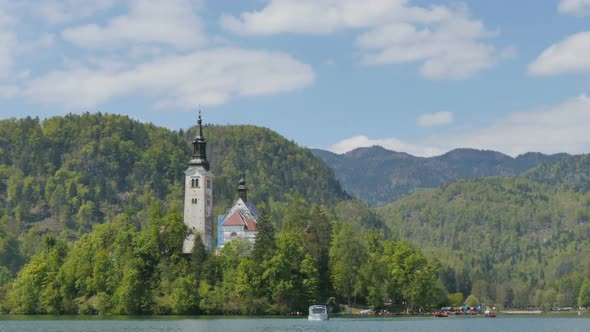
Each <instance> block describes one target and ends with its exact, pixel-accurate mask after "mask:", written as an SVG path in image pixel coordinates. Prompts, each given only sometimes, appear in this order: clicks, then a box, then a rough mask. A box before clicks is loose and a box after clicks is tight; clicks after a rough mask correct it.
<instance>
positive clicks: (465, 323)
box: [0, 316, 590, 332]
mask: <svg viewBox="0 0 590 332" xmlns="http://www.w3.org/2000/svg"><path fill="white" fill-rule="evenodd" d="M0 331H30V332H40V331H55V332H57V331H60V332H61V331H67V332H69V331H72V332H74V331H76V332H79V331H81V332H107V331H108V332H114V331H138V332H139V331H141V332H144V331H166V332H168V331H194V332H200V331H203V332H205V331H215V332H217V331H218V332H232V331H236V332H237V331H265V332H266V331H268V332H271V331H284V332H307V331H310V332H311V331H321V332H336V331H338V332H340V331H342V332H344V331H353V332H363V331H373V332H381V331H412V332H422V331H449V332H450V331H453V332H457V331H470V332H471V331H478V332H487V331H504V332H506V331H519V332H520V331H536V332H539V331H590V318H585V317H583V318H577V317H576V318H572V317H568V318H557V317H538V316H536V317H496V318H484V317H448V318H434V317H409V318H408V317H403V318H402V317H395V318H388V317H376V318H358V319H355V318H332V319H330V320H329V321H323V322H321V321H319V322H318V321H308V320H307V319H306V318H243V317H239V318H227V317H204V318H162V317H157V318H137V319H136V318H100V317H90V318H88V317H39V316H34V317H31V316H26V317H18V316H0Z"/></svg>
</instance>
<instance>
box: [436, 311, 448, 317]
mask: <svg viewBox="0 0 590 332" xmlns="http://www.w3.org/2000/svg"><path fill="white" fill-rule="evenodd" d="M434 317H449V312H448V311H435V312H434Z"/></svg>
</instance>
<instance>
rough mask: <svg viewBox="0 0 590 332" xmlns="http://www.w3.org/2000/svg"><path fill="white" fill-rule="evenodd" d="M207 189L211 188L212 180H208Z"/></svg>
mask: <svg viewBox="0 0 590 332" xmlns="http://www.w3.org/2000/svg"><path fill="white" fill-rule="evenodd" d="M207 188H208V189H209V188H211V180H210V179H207Z"/></svg>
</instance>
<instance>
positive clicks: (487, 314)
mask: <svg viewBox="0 0 590 332" xmlns="http://www.w3.org/2000/svg"><path fill="white" fill-rule="evenodd" d="M485 316H486V317H489V318H494V317H496V313H495V312H493V311H489V310H486V311H485Z"/></svg>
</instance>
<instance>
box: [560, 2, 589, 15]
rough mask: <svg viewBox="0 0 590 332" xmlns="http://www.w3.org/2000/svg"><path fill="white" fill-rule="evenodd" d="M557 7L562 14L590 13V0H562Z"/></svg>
mask: <svg viewBox="0 0 590 332" xmlns="http://www.w3.org/2000/svg"><path fill="white" fill-rule="evenodd" d="M557 9H558V10H559V12H560V13H562V14H570V15H577V16H586V15H590V0H560V1H559V4H558V6H557Z"/></svg>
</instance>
